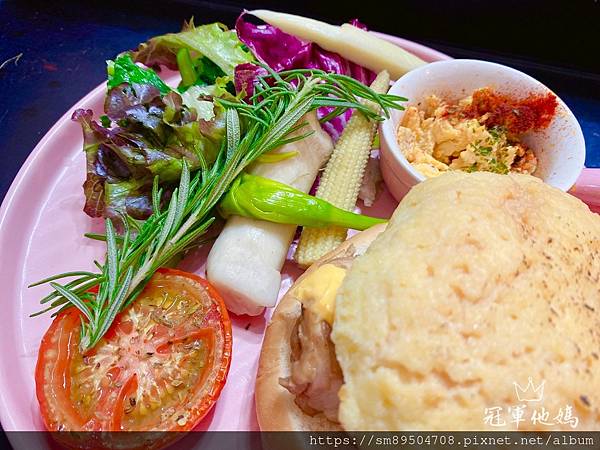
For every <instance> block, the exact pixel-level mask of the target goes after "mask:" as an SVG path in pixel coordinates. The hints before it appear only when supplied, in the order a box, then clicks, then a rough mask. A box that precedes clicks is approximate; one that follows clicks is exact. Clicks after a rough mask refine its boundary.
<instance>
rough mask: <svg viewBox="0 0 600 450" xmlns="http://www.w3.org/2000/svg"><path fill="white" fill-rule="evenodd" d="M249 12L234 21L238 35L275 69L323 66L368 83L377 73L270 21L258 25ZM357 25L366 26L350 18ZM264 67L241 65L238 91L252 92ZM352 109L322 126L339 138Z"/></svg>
mask: <svg viewBox="0 0 600 450" xmlns="http://www.w3.org/2000/svg"><path fill="white" fill-rule="evenodd" d="M246 14H247V13H246V12H244V13H242V14H241V15H240V16H239V17H238V19H237V21H236V24H235V29H236V31H237V35H238V38H239V39H240V41H242V42H243V43H244V44H246V45H247V46H248V48H250V49H251V50H252V52H253V53H254V55H255V56H256V58H257V59H259V60H260V61H262V62H263V63H265V64H267V65H268V66H269V67H271V68H272V69H273V70H275V71H276V72H279V71H282V70H289V69H321V70H324V71H326V72H331V73H339V74H344V75H349V76H351V77H352V78H355V79H356V80H358V81H360V82H361V83H364V84H366V85H369V84H370V83H371V82H372V81H373V80H374V79H375V76H376V74H375V73H374V72H373V71H371V70H369V69H366V68H364V67H362V66H360V65H358V64H355V63H353V62H351V61H348V60H347V59H345V58H342V57H341V56H340V55H338V54H337V53H332V52H329V51H327V50H324V49H322V48H321V47H319V46H318V45H317V44H315V43H313V42H308V41H304V40H302V39H299V38H297V37H296V36H292V35H291V34H287V33H285V32H283V31H282V30H280V29H279V28H277V27H274V26H272V25H269V24H260V25H256V24H254V23H252V22H250V21H247V20H246V18H245V16H246ZM350 23H351V24H352V25H354V26H356V27H360V28H363V29H366V26H365V25H363V24H362V23H360V22H359V21H358V20H357V19H354V20H352V21H350ZM265 74H266V72H265V69H264V68H262V67H260V66H257V65H255V64H251V63H246V64H241V65H239V66H237V67H236V69H235V86H236V89H237V90H238V92H239V91H241V90H242V88H243V89H245V91H246V93H247V94H248V95H252V91H253V87H252V86H253V82H254V80H255V79H256V78H257V77H258V76H262V75H265ZM331 109H332V108H330V107H322V108H319V109H318V111H317V116H318V117H319V118H321V117H324V116H326V115H327V114H328V113H329V112H331ZM351 114H352V111H351V110H347V111H346V112H345V113H344V114H342V115H340V116H338V117H335V118H333V119H332V120H330V121H328V122H326V123H324V124H323V129H324V130H325V131H327V133H329V135H330V136H331V137H332V138H333V140H334V141H337V139H338V138H339V136H340V134H341V132H342V130H343V129H344V127H345V126H346V123H347V122H348V120H349V118H350V116H351Z"/></svg>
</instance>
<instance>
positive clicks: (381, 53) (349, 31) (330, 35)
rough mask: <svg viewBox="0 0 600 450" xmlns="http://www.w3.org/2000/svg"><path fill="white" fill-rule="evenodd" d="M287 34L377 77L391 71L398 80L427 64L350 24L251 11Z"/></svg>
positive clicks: (250, 12)
mask: <svg viewBox="0 0 600 450" xmlns="http://www.w3.org/2000/svg"><path fill="white" fill-rule="evenodd" d="M249 14H252V15H253V16H256V17H258V18H260V19H261V20H263V21H265V22H266V23H268V24H270V25H273V26H275V27H277V28H279V29H281V30H282V31H285V32H286V33H289V34H292V35H294V36H297V37H299V38H300V39H304V40H305V41H311V42H315V43H316V44H318V45H319V46H320V47H322V48H324V49H325V50H329V51H331V52H334V53H338V54H339V55H341V56H343V57H344V58H346V59H348V60H350V61H352V62H354V63H356V64H360V65H361V66H364V67H366V68H367V69H371V70H373V71H375V72H377V73H379V72H381V71H382V70H387V71H388V72H389V73H390V76H391V77H392V79H394V80H395V79H398V78H400V77H401V76H402V75H404V74H405V73H406V72H408V71H409V70H412V69H415V68H417V67H419V66H422V65H424V64H425V61H423V60H422V59H420V58H418V57H416V56H415V55H413V54H412V53H409V52H407V51H406V50H403V49H402V48H400V47H398V46H397V45H394V44H392V43H391V42H388V41H386V40H383V39H381V38H380V37H378V36H375V35H374V34H373V33H371V32H368V31H365V30H363V29H361V28H358V27H355V26H353V25H350V24H347V23H346V24H343V25H342V26H336V25H330V24H328V23H325V22H321V21H319V20H315V19H309V18H308V17H302V16H296V15H294V14H285V13H279V12H275V11H269V10H266V9H256V10H254V11H249Z"/></svg>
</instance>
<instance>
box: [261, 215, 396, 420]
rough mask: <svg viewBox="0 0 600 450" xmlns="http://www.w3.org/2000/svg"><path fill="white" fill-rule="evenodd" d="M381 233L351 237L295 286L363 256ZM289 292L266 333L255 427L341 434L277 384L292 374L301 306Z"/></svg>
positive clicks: (379, 228) (370, 231)
mask: <svg viewBox="0 0 600 450" xmlns="http://www.w3.org/2000/svg"><path fill="white" fill-rule="evenodd" d="M384 229H385V225H377V226H375V227H372V228H370V229H368V230H365V231H363V232H361V233H358V234H356V235H354V236H353V237H352V238H350V239H348V240H347V241H345V242H344V243H343V244H342V245H340V246H339V247H338V248H337V249H335V250H333V251H332V252H330V253H328V254H327V255H325V256H324V257H323V258H321V259H320V260H319V261H317V262H316V263H314V264H313V265H312V266H310V268H309V269H308V270H307V271H306V272H304V274H302V276H301V277H299V278H298V280H296V283H295V284H294V285H296V284H298V283H300V282H301V281H302V280H303V279H304V278H305V277H306V276H307V275H308V274H310V273H312V272H313V271H315V270H318V268H319V267H320V266H322V265H323V264H325V263H327V262H328V261H331V260H333V259H336V258H339V257H342V256H346V255H347V256H352V257H356V256H358V255H361V254H363V253H364V252H365V250H366V249H367V248H368V247H369V245H371V242H373V240H374V239H375V237H377V235H379V234H380V233H381V232H382V231H383V230H384ZM292 291H293V287H292V289H290V290H289V291H288V293H286V294H285V295H284V297H283V298H282V299H281V301H280V302H279V304H278V305H277V308H276V309H275V312H274V313H273V316H272V318H271V323H270V324H269V326H268V327H267V330H266V332H265V338H264V341H263V345H262V350H261V354H260V359H259V363H258V374H257V377H256V390H255V397H256V413H257V417H258V424H259V426H260V429H261V430H262V431H341V427H340V425H339V424H337V423H334V422H331V421H330V420H328V419H327V418H326V417H325V416H324V415H323V414H316V415H314V416H310V415H308V414H306V413H305V412H304V411H302V409H300V408H299V407H298V406H297V405H296V403H295V401H294V399H295V396H294V395H293V394H292V393H290V392H289V391H288V390H287V389H286V388H284V387H283V386H281V385H280V384H279V379H280V378H286V377H288V376H290V373H291V346H290V339H291V333H292V330H293V328H294V326H295V324H296V321H297V320H298V318H299V317H300V313H301V304H300V302H299V301H298V300H297V299H296V298H295V297H294V295H293V294H292Z"/></svg>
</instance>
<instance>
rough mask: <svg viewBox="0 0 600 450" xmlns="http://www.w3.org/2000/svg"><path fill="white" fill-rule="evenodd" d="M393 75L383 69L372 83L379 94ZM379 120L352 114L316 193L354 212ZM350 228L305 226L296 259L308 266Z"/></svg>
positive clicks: (342, 238)
mask: <svg viewBox="0 0 600 450" xmlns="http://www.w3.org/2000/svg"><path fill="white" fill-rule="evenodd" d="M389 83H390V76H389V74H388V73H387V71H385V70H384V71H382V72H380V73H379V74H378V75H377V78H376V79H375V81H373V83H372V84H371V89H373V90H374V91H375V92H377V93H385V92H387V90H388V87H389ZM365 104H366V105H367V106H369V107H370V108H371V109H372V110H373V111H376V112H380V107H379V105H377V104H375V103H373V102H366V103H365ZM376 129H377V122H375V121H372V120H369V119H367V118H366V117H365V116H364V115H362V114H360V113H356V112H355V113H354V114H352V117H351V118H350V120H349V121H348V124H347V125H346V128H345V129H344V131H343V133H342V135H341V136H340V139H339V141H338V142H337V145H336V146H335V148H334V150H333V153H332V155H331V158H330V159H329V162H328V163H327V165H326V166H325V171H324V172H323V176H322V177H321V181H320V183H319V187H318V189H317V193H316V196H317V197H319V198H322V199H323V200H326V201H328V202H329V203H331V204H333V205H334V206H337V207H338V208H341V209H345V210H347V211H352V210H353V209H354V206H355V205H356V200H357V198H358V192H359V190H360V185H361V182H362V178H363V174H364V171H365V167H366V165H367V160H368V159H369V153H370V151H371V144H372V143H373V137H374V135H375V131H376ZM347 231H348V230H347V229H346V228H341V227H335V226H331V227H325V228H310V227H305V228H304V229H303V230H302V234H301V236H300V242H299V243H298V248H297V249H296V254H295V259H296V261H297V262H298V264H299V265H300V266H302V267H308V266H310V265H311V264H312V263H314V262H315V261H316V260H318V259H319V258H321V257H322V256H323V255H325V254H326V253H327V252H329V251H331V250H333V249H334V248H336V247H337V246H338V245H340V244H341V243H342V242H343V241H344V240H345V239H346V233H347Z"/></svg>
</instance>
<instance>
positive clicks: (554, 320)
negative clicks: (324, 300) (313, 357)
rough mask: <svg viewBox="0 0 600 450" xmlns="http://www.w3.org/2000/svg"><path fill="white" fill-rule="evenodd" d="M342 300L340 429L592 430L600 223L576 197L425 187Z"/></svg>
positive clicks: (356, 271) (532, 182)
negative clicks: (518, 418) (541, 416)
mask: <svg viewBox="0 0 600 450" xmlns="http://www.w3.org/2000/svg"><path fill="white" fill-rule="evenodd" d="M337 292H338V294H337V301H336V309H335V322H334V327H333V332H332V333H331V339H332V340H333V342H334V344H335V351H336V357H337V360H338V362H339V365H340V367H341V369H342V372H343V375H344V385H343V386H342V388H341V390H340V393H339V397H340V408H339V413H338V417H339V420H340V422H341V423H342V425H343V427H344V429H345V430H346V431H354V430H386V431H387V430H429V431H437V430H452V431H459V430H486V429H487V430H504V431H510V430H516V429H517V427H518V429H519V430H573V428H572V427H573V426H576V428H574V431H584V430H600V216H598V215H597V214H594V213H592V212H590V210H589V208H588V207H587V206H586V205H585V204H584V203H582V202H581V201H580V200H578V199H577V198H575V197H573V196H572V195H569V194H566V193H564V192H561V191H559V190H558V189H555V188H552V187H550V186H548V185H547V184H545V183H543V182H542V181H541V180H539V179H537V178H535V177H532V176H527V175H518V174H511V175H497V174H492V173H484V172H481V173H462V172H452V173H448V174H444V175H442V176H439V177H437V178H432V179H429V180H427V181H424V182H423V183H420V184H419V185H417V186H415V187H414V188H413V189H412V190H411V191H410V192H409V193H408V195H407V196H406V197H404V199H403V200H402V202H401V203H400V206H399V207H398V208H397V209H396V211H395V212H394V215H393V216H392V218H391V219H390V221H389V223H388V226H387V228H386V230H385V232H384V233H382V234H381V235H380V236H379V237H378V238H377V239H376V240H375V242H373V244H372V245H371V246H370V247H369V250H368V252H366V254H365V255H364V256H362V257H360V258H357V259H356V261H355V262H354V264H353V265H352V267H351V268H350V270H348V272H347V274H346V276H345V278H344V281H343V283H342V285H341V286H340V288H339V289H338V291H337ZM374 330H376V331H374ZM529 380H531V385H530V384H529ZM517 386H519V387H520V388H523V389H525V388H527V387H529V389H527V392H522V391H521V389H520V388H517ZM532 386H533V389H532ZM539 386H542V387H543V391H542V389H541V388H539ZM538 388H539V389H538ZM534 389H537V390H535V391H534ZM528 400H529V401H528ZM519 405H525V408H524V409H523V410H522V412H523V413H524V415H523V416H522V417H521V419H523V421H521V422H516V421H515V420H514V416H513V415H512V414H511V411H512V412H513V413H514V411H515V407H516V406H519ZM542 408H544V409H542ZM494 409H495V410H496V411H497V412H498V416H497V419H495V418H494V417H495V416H494V414H495V412H494ZM486 411H487V412H486ZM535 411H537V414H538V419H539V414H540V413H542V414H544V415H545V413H543V411H545V412H546V413H547V417H546V418H545V420H544V422H545V423H548V424H549V425H546V424H542V423H540V422H539V420H538V421H536V420H534V418H533V415H534V413H535ZM569 416H570V420H568V419H566V418H567V417H569ZM486 417H487V419H486ZM575 417H576V418H577V419H578V420H574V418H575Z"/></svg>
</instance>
